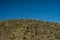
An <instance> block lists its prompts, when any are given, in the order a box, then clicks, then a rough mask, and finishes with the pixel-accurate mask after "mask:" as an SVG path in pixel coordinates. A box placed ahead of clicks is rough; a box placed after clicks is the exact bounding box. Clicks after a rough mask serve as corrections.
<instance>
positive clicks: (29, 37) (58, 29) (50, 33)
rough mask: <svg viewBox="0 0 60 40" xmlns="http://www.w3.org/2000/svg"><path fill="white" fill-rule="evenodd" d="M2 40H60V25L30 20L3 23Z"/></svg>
mask: <svg viewBox="0 0 60 40" xmlns="http://www.w3.org/2000/svg"><path fill="white" fill-rule="evenodd" d="M0 40H60V25H59V24H57V23H51V22H43V21H37V20H28V19H27V20H24V19H21V20H7V21H2V22H0Z"/></svg>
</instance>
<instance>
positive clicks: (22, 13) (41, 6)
mask: <svg viewBox="0 0 60 40" xmlns="http://www.w3.org/2000/svg"><path fill="white" fill-rule="evenodd" d="M15 18H19V19H20V18H32V19H40V20H45V21H50V22H57V23H60V0H0V20H6V19H15Z"/></svg>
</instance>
